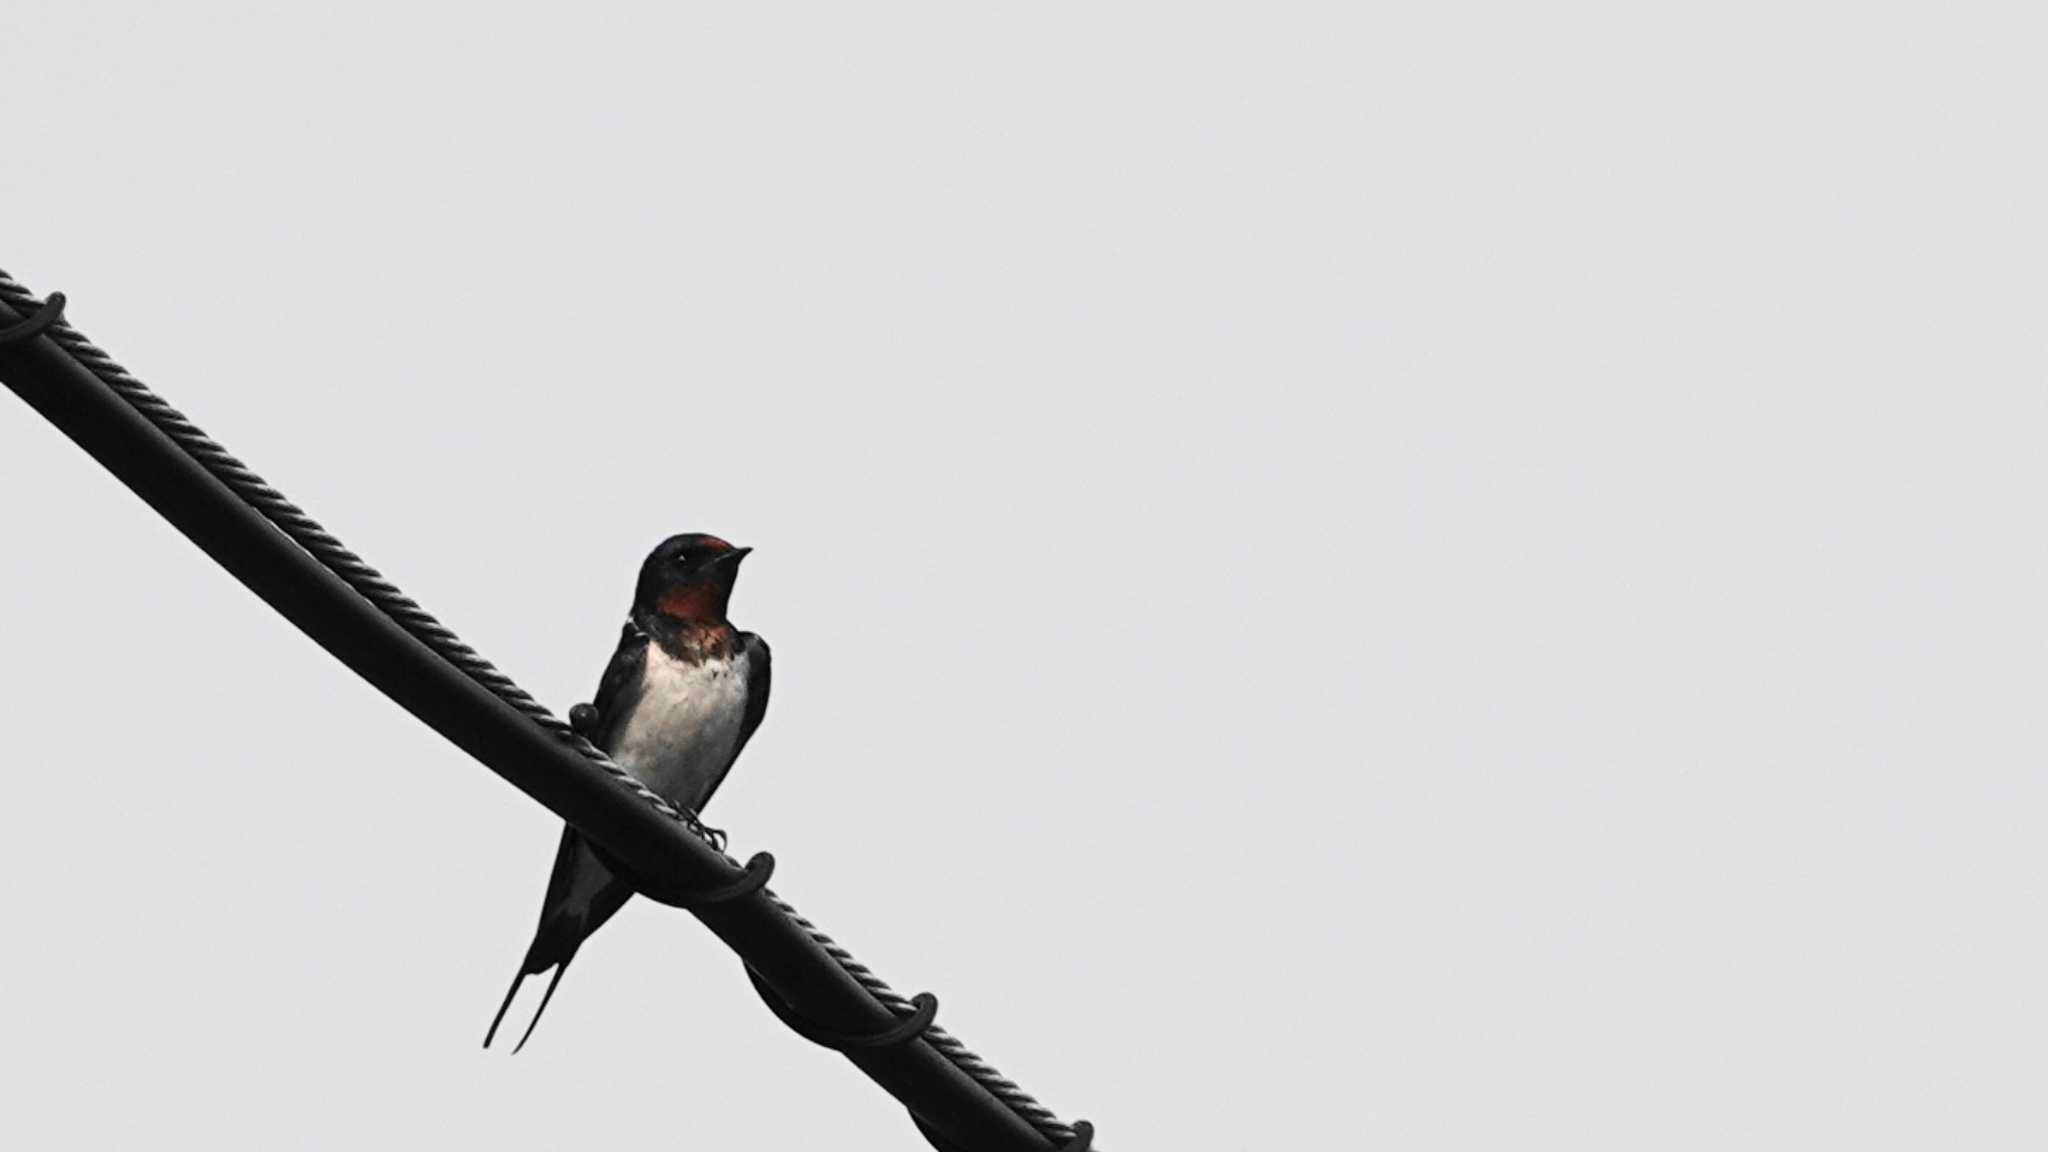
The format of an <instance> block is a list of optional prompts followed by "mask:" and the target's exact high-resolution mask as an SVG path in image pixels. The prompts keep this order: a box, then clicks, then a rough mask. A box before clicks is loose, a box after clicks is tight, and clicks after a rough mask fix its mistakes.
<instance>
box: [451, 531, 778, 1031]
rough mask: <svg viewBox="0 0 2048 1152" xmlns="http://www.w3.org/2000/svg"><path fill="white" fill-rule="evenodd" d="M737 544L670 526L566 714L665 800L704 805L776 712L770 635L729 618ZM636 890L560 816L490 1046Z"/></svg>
mask: <svg viewBox="0 0 2048 1152" xmlns="http://www.w3.org/2000/svg"><path fill="white" fill-rule="evenodd" d="M751 551H753V549H751V548H736V547H734V546H733V545H731V544H728V543H726V542H725V541H724V540H721V539H719V538H718V537H716V536H709V535H705V534H704V533H701V532H692V533H685V534H683V535H680V536H671V537H669V538H668V539H666V540H663V541H662V542H661V543H660V544H658V545H656V546H655V548H654V550H653V551H652V552H649V553H648V554H647V559H646V560H645V561H643V562H642V563H641V565H640V576H639V580H638V581H637V583H636V584H635V585H634V589H633V605H632V609H631V611H630V612H629V613H628V615H627V619H626V626H625V628H624V630H623V631H622V632H621V633H620V636H619V645H618V648H617V650H616V651H614V652H613V653H612V659H611V663H610V664H608V665H607V666H606V667H605V670H604V676H603V678H602V679H601V680H600V681H599V682H598V686H597V698H596V699H595V700H594V701H593V702H591V703H589V704H579V705H577V706H576V707H575V708H572V709H570V712H569V725H570V727H571V728H573V729H575V730H576V731H577V732H579V733H581V734H582V735H583V736H585V737H586V738H588V739H589V740H590V742H591V743H593V744H596V745H597V746H598V747H600V748H602V749H604V751H605V752H606V753H607V754H608V755H610V756H611V758H612V759H613V760H614V761H615V762H616V763H617V764H618V765H619V767H621V768H623V769H625V770H626V771H627V772H628V773H629V774H631V775H632V776H633V778H634V779H636V780H638V781H640V782H641V783H642V784H645V785H646V786H647V787H648V788H649V789H651V790H653V791H654V792H655V793H657V794H659V795H660V796H661V797H662V798H663V799H665V800H667V801H668V802H669V803H671V804H674V805H676V806H677V807H679V808H682V809H684V810H686V811H688V812H692V813H695V812H700V811H702V810H703V808H704V805H705V804H706V803H707V802H708V801H709V800H710V799H711V794H712V793H713V792H716V791H717V790H718V786H719V784H720V783H721V782H723V781H724V780H725V777H726V774H727V773H728V772H730V771H731V770H732V766H733V762H734V761H735V760H737V759H739V755H740V752H741V751H742V750H743V749H745V748H746V746H747V741H748V740H750V739H752V738H753V735H754V731H755V729H757V728H759V727H760V726H761V719H762V717H763V716H765V715H767V712H768V685H769V668H770V664H769V654H768V643H767V641H765V640H762V639H761V638H760V637H759V636H756V635H754V634H753V633H751V632H741V631H739V630H738V629H736V628H734V627H733V625H732V622H731V621H730V620H727V619H726V611H727V606H728V604H729V602H730V601H731V599H732V590H733V584H734V582H735V581H736V580H737V579H738V577H739V569H740V562H741V561H742V560H744V559H746V557H747V554H748V553H749V552H751ZM632 896H633V885H632V883H631V881H630V880H628V879H627V878H626V877H624V876H621V875H620V874H619V872H618V871H617V870H615V869H614V868H613V866H612V865H611V864H610V863H608V862H607V860H606V859H605V857H604V856H603V855H602V854H601V853H600V852H599V851H598V849H597V848H596V847H595V846H594V845H592V844H591V843H590V841H589V840H588V839H586V838H585V837H584V836H583V834H582V833H580V832H578V831H576V829H575V828H573V827H569V826H566V825H565V826H564V827H563V828H562V842H561V846H560V847H559V848H558V849H557V850H556V852H555V867H554V871H553V873H552V874H551V875H550V876H549V877H548V889H547V898H546V899H545V900H544V901H543V902H542V904H541V913H540V926H539V927H538V928H537V929H535V931H534V934H533V943H532V944H531V945H529V946H528V947H527V949H526V958H525V959H524V960H523V961H521V962H520V965H519V974H518V975H517V976H514V977H513V979H512V987H511V988H510V989H508V990H507V991H506V992H505V1002H504V1003H503V1004H501V1005H499V1006H498V1014H497V1016H495V1017H494V1018H492V1020H491V1029H490V1031H489V1032H488V1033H486V1034H485V1035H484V1047H486V1048H489V1047H490V1046H491V1041H492V1040H493V1039H494V1038H495V1037H496V1036H497V1034H498V1025H499V1024H501V1023H503V1022H504V1019H505V1012H506V1010H507V1009H509V1008H511V1006H512V999H513V997H514V996H516V995H518V993H519V986H520V985H521V984H523V983H525V981H526V978H527V977H528V976H537V975H539V974H540V973H542V972H545V971H547V970H548V969H549V968H553V969H554V975H553V976H552V977H550V978H549V980H548V987H547V991H546V992H545V993H543V994H542V996H541V1000H540V1007H539V1008H537V1009H535V1010H534V1013H533V1019H532V1020H531V1021H530V1022H529V1023H528V1024H527V1026H526V1033H525V1035H523V1036H521V1037H520V1038H519V1044H518V1046H517V1047H515V1048H513V1052H515V1053H517V1052H518V1051H519V1050H520V1049H521V1048H524V1047H526V1042H527V1041H528V1040H530V1039H532V1038H533V1029H534V1027H535V1026H536V1025H538V1024H539V1023H540V1018H541V1014H542V1013H544V1012H546V1011H547V1010H548V1001H550V1000H552V999H553V998H554V995H555V987H556V986H557V985H559V984H560V983H561V982H562V974H563V973H564V972H567V971H568V970H569V962H570V961H572V960H574V959H575V958H576V951H577V949H579V948H581V947H582V946H583V942H584V941H585V940H587V939H589V937H590V935H591V933H593V932H596V931H597V930H598V929H599V928H600V927H602V926H603V925H604V923H605V921H607V920H609V919H611V917H612V914H613V913H615V912H617V911H618V910H619V909H620V908H621V907H623V906H624V905H625V903H626V901H628V900H630V899H631V898H632Z"/></svg>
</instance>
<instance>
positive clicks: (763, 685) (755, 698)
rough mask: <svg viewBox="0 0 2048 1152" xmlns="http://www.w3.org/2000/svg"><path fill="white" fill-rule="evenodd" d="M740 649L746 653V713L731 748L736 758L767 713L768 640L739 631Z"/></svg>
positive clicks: (733, 756) (744, 749) (744, 748)
mask: <svg viewBox="0 0 2048 1152" xmlns="http://www.w3.org/2000/svg"><path fill="white" fill-rule="evenodd" d="M740 651H742V652H745V653H746V654H747V714H746V715H745V716H744V717H742V718H741V719H740V742H739V744H738V745H737V746H735V747H734V748H733V750H732V758H733V759H735V760H737V759H739V758H740V753H742V752H744V751H746V750H747V741H748V740H751V739H753V737H754V729H756V728H759V727H760V726H761V717H763V716H766V715H768V670H769V668H770V667H771V665H770V663H769V657H768V642H767V641H766V640H763V639H761V638H760V637H759V636H756V635H754V634H753V633H752V632H742V633H740Z"/></svg>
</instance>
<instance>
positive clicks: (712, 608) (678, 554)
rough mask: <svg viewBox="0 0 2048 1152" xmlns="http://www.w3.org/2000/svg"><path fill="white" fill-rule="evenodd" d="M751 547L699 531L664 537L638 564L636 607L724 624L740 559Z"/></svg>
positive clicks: (680, 618)
mask: <svg viewBox="0 0 2048 1152" xmlns="http://www.w3.org/2000/svg"><path fill="white" fill-rule="evenodd" d="M751 551H753V549H751V548H735V547H733V546H732V545H730V544H728V543H726V542H725V541H723V540H720V539H719V538H718V537H716V536H706V535H704V534H703V533H701V532H691V533H687V534H685V535H682V536H671V537H669V538H668V539H666V540H663V541H662V542H661V543H660V544H658V545H656V546H655V549H654V551H652V552H649V553H648V554H647V559H646V561H645V562H644V563H642V564H641V565H640V583H639V586H638V587H637V588H635V589H634V591H633V611H634V612H635V613H636V614H640V613H645V614H655V613H658V614H660V615H663V616H671V617H674V618H675V619H677V620H681V621H684V622H686V623H711V624H718V623H723V622H724V621H725V609H726V604H727V602H728V601H730V600H731V599H732V586H733V582H734V581H735V580H737V579H739V574H740V561H741V560H744V559H746V556H747V553H749V552H751Z"/></svg>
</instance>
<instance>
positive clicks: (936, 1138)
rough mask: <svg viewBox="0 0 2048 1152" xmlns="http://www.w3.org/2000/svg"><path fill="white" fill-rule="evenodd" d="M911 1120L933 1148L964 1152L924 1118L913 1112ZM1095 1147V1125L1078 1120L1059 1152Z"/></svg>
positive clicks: (946, 1151)
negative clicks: (1070, 1137) (1071, 1136)
mask: <svg viewBox="0 0 2048 1152" xmlns="http://www.w3.org/2000/svg"><path fill="white" fill-rule="evenodd" d="M910 1119H911V1122H912V1123H914V1124H916V1125H917V1130H918V1131H919V1132H921V1133H923V1134H924V1138H925V1139H926V1140H927V1141H929V1142H930V1143H931V1146H932V1147H934V1148H937V1149H938V1150H939V1152H962V1150H961V1148H960V1146H959V1145H958V1144H955V1143H953V1142H952V1141H951V1140H948V1139H946V1136H945V1134H944V1133H942V1132H940V1131H939V1130H938V1129H937V1128H934V1127H932V1126H931V1125H929V1124H927V1123H925V1122H924V1117H922V1116H919V1115H918V1114H917V1113H915V1112H912V1113H911V1114H910ZM1094 1146H1095V1125H1093V1124H1090V1123H1089V1122H1087V1121H1086V1120H1076V1121H1074V1138H1073V1139H1071V1140H1069V1141H1067V1142H1066V1143H1065V1144H1062V1145H1060V1146H1059V1148H1058V1149H1057V1152H1089V1150H1090V1149H1091V1148H1093V1147H1094Z"/></svg>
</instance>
